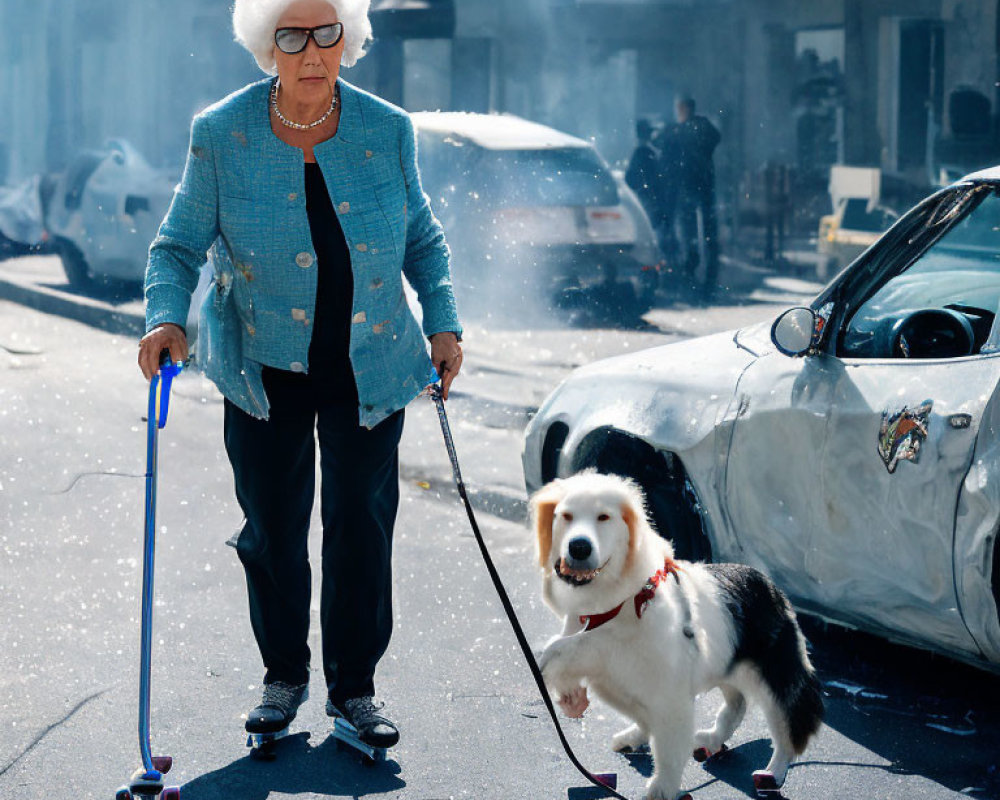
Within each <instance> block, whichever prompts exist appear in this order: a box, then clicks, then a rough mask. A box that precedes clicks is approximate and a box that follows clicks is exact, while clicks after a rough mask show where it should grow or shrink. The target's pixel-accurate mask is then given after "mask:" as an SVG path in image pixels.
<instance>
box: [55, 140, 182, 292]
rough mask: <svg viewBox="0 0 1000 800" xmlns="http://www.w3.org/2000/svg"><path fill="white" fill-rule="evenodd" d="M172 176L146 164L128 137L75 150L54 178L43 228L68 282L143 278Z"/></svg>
mask: <svg viewBox="0 0 1000 800" xmlns="http://www.w3.org/2000/svg"><path fill="white" fill-rule="evenodd" d="M176 183H177V176H176V175H171V174H169V173H168V172H165V171H163V170H159V169H154V168H153V167H151V166H150V165H149V164H148V163H147V162H146V160H145V159H144V158H143V157H142V155H141V154H140V153H139V152H138V151H137V150H136V149H135V148H134V147H132V146H131V145H130V144H129V143H128V142H125V141H123V140H120V139H116V140H112V141H111V142H109V143H108V147H107V149H106V150H100V151H83V152H81V153H79V154H78V155H77V156H76V157H75V158H74V159H73V160H72V161H71V162H70V164H69V166H68V167H67V168H66V171H65V172H63V173H62V174H60V175H59V176H57V177H56V179H55V181H54V184H53V186H52V189H51V196H50V198H49V201H48V204H47V209H46V214H45V227H46V230H47V231H48V234H49V237H50V242H51V245H52V247H53V249H54V250H55V251H56V252H57V253H58V254H59V256H60V258H61V259H62V265H63V269H64V270H65V272H66V277H67V279H68V280H69V282H70V283H71V284H73V285H75V286H86V285H87V284H88V283H90V282H91V281H92V280H93V279H95V278H97V279H100V278H114V279H117V280H125V281H136V282H139V281H142V279H143V276H144V275H145V271H146V255H147V252H148V250H149V243H150V242H151V241H152V240H153V238H154V237H155V236H156V231H157V229H158V228H159V225H160V221H161V220H162V219H163V216H164V214H166V211H167V208H168V207H169V205H170V201H171V199H172V198H173V193H174V185H175V184H176Z"/></svg>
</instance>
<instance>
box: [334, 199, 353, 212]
mask: <svg viewBox="0 0 1000 800" xmlns="http://www.w3.org/2000/svg"><path fill="white" fill-rule="evenodd" d="M350 210H351V204H350V203H348V202H347V201H346V200H345V201H344V202H343V203H341V204H340V205H339V206H337V211H339V212H340V213H341V214H346V213H347V212H348V211H350Z"/></svg>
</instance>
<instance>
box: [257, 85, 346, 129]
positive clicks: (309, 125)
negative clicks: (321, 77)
mask: <svg viewBox="0 0 1000 800" xmlns="http://www.w3.org/2000/svg"><path fill="white" fill-rule="evenodd" d="M339 93H340V87H339V86H337V85H336V84H334V92H333V99H332V100H331V101H330V107H329V108H328V109H327V110H326V113H325V114H324V115H323V116H322V117H320V118H319V119H317V120H314V121H313V122H308V123H305V124H303V123H301V122H293V121H292V120H290V119H287V118H286V117H285V115H284V114H282V113H281V109H279V108H278V82H277V81H275V82H274V85H273V86H272V87H271V108H273V109H274V113H275V115H276V116H277V117H278V119H279V120H281V123H282V124H283V125H286V126H287V127H289V128H295V130H297V131H308V130H310V129H312V128H315V127H316V126H317V125H322V124H323V123H324V122H326V121H327V120H328V119H329V118H330V115H331V114H332V113H333V110H334V109H335V108H336V107H337V97H338V95H339Z"/></svg>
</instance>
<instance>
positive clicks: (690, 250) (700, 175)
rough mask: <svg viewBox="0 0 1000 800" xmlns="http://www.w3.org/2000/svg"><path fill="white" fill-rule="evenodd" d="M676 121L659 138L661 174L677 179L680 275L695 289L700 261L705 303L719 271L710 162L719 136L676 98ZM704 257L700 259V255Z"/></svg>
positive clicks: (690, 103) (687, 102) (691, 105)
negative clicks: (662, 141) (701, 263)
mask: <svg viewBox="0 0 1000 800" xmlns="http://www.w3.org/2000/svg"><path fill="white" fill-rule="evenodd" d="M674 115H675V117H676V119H677V123H676V124H675V125H673V126H671V127H670V128H669V129H668V131H666V132H665V134H664V141H665V143H669V144H670V146H669V147H664V149H663V160H664V166H665V167H667V168H668V169H667V170H664V171H665V172H668V170H669V172H668V174H673V175H675V176H676V186H677V212H678V221H679V222H680V228H681V242H682V248H683V253H684V261H683V274H684V276H685V278H686V280H687V282H688V284H689V287H690V288H691V289H694V290H696V289H697V280H696V277H695V273H696V272H697V270H698V264H699V262H700V261H701V260H702V257H704V264H705V278H704V282H703V284H702V286H701V290H700V293H699V294H700V296H701V299H702V300H704V301H706V302H707V301H709V300H711V299H712V296H713V295H714V293H715V289H716V282H717V279H718V272H719V225H718V219H717V217H716V213H715V164H714V162H713V160H712V156H713V154H714V152H715V148H716V147H717V146H718V144H719V141H720V140H721V138H722V137H721V136H720V134H719V131H718V130H717V129H716V127H715V126H714V125H713V124H712V123H711V122H709V121H708V119H707V118H706V117H704V116H701V115H699V114H695V102H694V99H693V98H691V97H689V96H687V95H681V96H679V97H678V98H677V100H676V101H675V103H674ZM702 254H703V255H702Z"/></svg>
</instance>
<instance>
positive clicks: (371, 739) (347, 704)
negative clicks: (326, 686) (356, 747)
mask: <svg viewBox="0 0 1000 800" xmlns="http://www.w3.org/2000/svg"><path fill="white" fill-rule="evenodd" d="M383 708H385V703H378V704H376V703H375V698H374V697H372V696H371V695H366V696H364V697H352V698H350V699H349V700H344V701H343V702H342V703H340V704H338V705H334V702H333V701H332V700H329V699H328V700H327V701H326V713H327V716H330V717H343V718H344V719H345V720H347V721H348V722H350V723H351V725H353V726H354V727H355V728H356V729H357V731H358V738H359V739H360V740H361V741H362V742H364V743H365V744H367V745H369V746H371V747H392V746H393V745H394V744H396V742H398V741H399V730H398V729H397V728H396V726H395V725H393V724H392V722H390V721H389V720H388V719H387V718H386V717H385V716H384V715H382V714H380V713H379V712H380V711H381V710H382V709H383Z"/></svg>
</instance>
